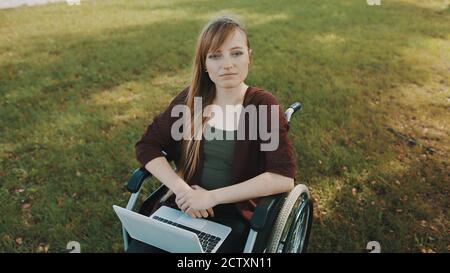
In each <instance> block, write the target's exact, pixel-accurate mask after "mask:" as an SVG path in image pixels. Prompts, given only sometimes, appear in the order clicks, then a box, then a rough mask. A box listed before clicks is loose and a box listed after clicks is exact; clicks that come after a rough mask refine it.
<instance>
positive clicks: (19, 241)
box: [16, 237, 22, 245]
mask: <svg viewBox="0 0 450 273" xmlns="http://www.w3.org/2000/svg"><path fill="white" fill-rule="evenodd" d="M16 243H17V244H18V245H21V244H22V238H20V237H19V238H16Z"/></svg>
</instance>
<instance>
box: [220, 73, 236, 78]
mask: <svg viewBox="0 0 450 273" xmlns="http://www.w3.org/2000/svg"><path fill="white" fill-rule="evenodd" d="M235 75H237V73H236V74H223V75H220V76H221V77H225V76H235Z"/></svg>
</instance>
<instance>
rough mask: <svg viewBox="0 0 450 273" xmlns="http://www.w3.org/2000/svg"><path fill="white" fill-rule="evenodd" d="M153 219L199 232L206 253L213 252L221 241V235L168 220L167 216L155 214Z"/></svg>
mask: <svg viewBox="0 0 450 273" xmlns="http://www.w3.org/2000/svg"><path fill="white" fill-rule="evenodd" d="M153 219H155V220H158V221H160V222H163V223H166V224H169V225H172V226H175V227H178V228H182V229H185V230H187V231H191V232H194V233H195V234H197V237H198V240H199V241H200V244H201V245H202V248H203V251H204V252H206V253H209V252H211V251H212V250H213V249H214V247H215V246H216V245H217V243H218V242H219V241H220V238H219V237H216V236H214V235H212V234H209V233H205V232H202V231H200V230H197V229H193V228H190V227H187V226H184V225H181V224H178V223H175V222H172V221H170V220H167V219H165V218H162V217H159V216H156V215H155V216H153Z"/></svg>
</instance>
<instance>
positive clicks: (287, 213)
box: [266, 184, 313, 253]
mask: <svg viewBox="0 0 450 273" xmlns="http://www.w3.org/2000/svg"><path fill="white" fill-rule="evenodd" d="M312 217H313V206H312V201H311V198H310V194H309V190H308V188H307V187H306V186H305V185H302V184H300V185H297V186H295V187H294V189H293V190H292V191H291V192H290V193H289V195H288V196H287V197H286V200H285V202H284V204H283V207H282V208H281V210H280V212H279V214H278V217H277V219H276V221H275V225H274V227H273V231H272V234H271V236H270V238H269V241H268V246H267V248H266V252H268V253H302V252H306V249H307V246H308V240H309V233H310V231H311V224H312Z"/></svg>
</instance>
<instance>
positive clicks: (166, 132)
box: [129, 17, 296, 252]
mask: <svg viewBox="0 0 450 273" xmlns="http://www.w3.org/2000/svg"><path fill="white" fill-rule="evenodd" d="M251 61H252V50H251V49H250V42H249V40H248V35H247V31H246V29H245V28H244V27H243V26H242V25H241V24H240V23H239V22H237V21H236V20H234V19H232V18H229V17H220V18H216V19H214V20H212V21H210V22H209V23H208V24H207V25H206V26H205V27H204V29H203V30H202V32H201V33H200V36H199V38H198V42H197V47H196V53H195V57H194V60H193V73H192V80H191V85H190V86H188V87H187V88H185V89H184V90H183V91H182V92H181V93H179V94H178V95H177V96H176V97H175V98H174V99H173V100H172V102H171V103H170V105H169V106H168V107H167V109H166V110H165V111H164V112H162V113H161V114H160V115H158V116H157V117H155V118H154V120H153V122H152V123H151V124H150V125H149V126H148V128H147V130H146V132H145V133H144V134H143V136H142V137H141V139H140V140H139V141H138V142H137V143H136V157H137V160H138V161H139V162H140V164H141V165H142V166H144V167H145V168H146V169H147V170H148V171H149V172H150V173H152V174H153V176H155V177H156V178H157V179H158V180H159V181H161V182H162V183H163V184H165V185H166V186H167V187H168V188H169V190H170V192H171V193H173V194H172V196H170V197H168V198H167V200H165V201H164V202H158V204H156V205H155V207H154V208H153V209H152V212H153V211H155V210H156V209H157V208H158V207H159V206H161V205H167V206H171V207H174V208H179V209H181V210H182V211H183V212H185V213H187V214H189V215H190V216H192V217H204V218H208V219H209V220H212V221H216V222H220V223H223V224H226V225H228V226H231V227H232V229H233V231H232V233H231V234H230V235H229V237H227V239H226V240H225V242H224V243H223V244H222V246H221V249H220V250H219V252H220V251H222V252H242V250H243V247H244V244H245V239H246V236H247V233H248V232H247V231H248V221H249V220H250V219H251V216H252V213H253V211H254V208H255V207H256V205H257V203H258V198H259V197H263V196H267V195H273V194H277V193H281V192H287V191H290V190H291V189H292V188H293V187H294V182H295V169H296V168H295V161H294V157H293V149H292V144H291V142H290V140H289V139H288V135H287V131H288V124H287V122H286V120H285V118H284V113H283V108H281V107H279V108H276V109H277V110H276V112H275V114H276V115H275V116H274V115H273V114H272V115H271V114H270V113H273V112H271V111H270V109H267V111H262V110H261V109H262V108H261V107H260V106H266V108H267V107H273V106H279V104H278V102H277V100H276V99H275V97H274V96H273V95H272V94H271V93H270V92H267V91H264V90H261V89H259V88H257V87H253V86H249V85H247V84H246V83H245V82H244V81H245V79H246V77H247V74H248V71H249V68H250V64H251ZM196 99H197V100H199V99H201V101H200V104H196V102H195V100H196ZM196 105H197V106H196ZM176 106H184V107H185V108H187V109H189V110H190V111H188V112H189V113H188V112H186V113H188V114H185V115H184V121H188V122H191V123H190V124H191V125H190V126H185V125H186V124H189V123H183V126H181V128H182V130H184V132H183V136H184V137H183V138H182V139H177V138H176V137H174V132H175V131H177V130H174V125H175V124H179V123H178V122H179V120H180V117H179V116H176V115H173V113H172V112H173V110H174V108H175V107H176ZM199 106H200V109H201V110H202V111H201V114H198V111H197V112H196V111H195V110H198V109H199ZM212 106H214V107H212ZM250 106H254V107H253V109H256V112H257V115H256V116H257V117H256V119H255V118H254V117H253V118H252V117H251V114H255V113H254V112H253V113H251V111H245V110H246V109H247V108H251V107H250ZM196 107H197V108H196ZM222 114H223V115H222ZM230 117H231V118H230ZM233 117H234V118H233ZM236 118H237V120H236ZM230 120H231V121H230ZM255 121H258V122H257V124H255ZM274 121H275V122H274ZM192 124H193V126H192ZM274 124H275V125H274ZM261 126H263V127H264V128H266V127H267V129H271V130H272V131H274V132H275V136H276V139H277V142H276V143H275V144H276V147H275V149H273V148H272V149H262V148H261V147H262V145H263V144H264V143H265V144H268V142H270V140H268V139H267V137H266V138H262V136H261V130H260V129H261V128H262V127H261ZM260 127H261V128H260ZM252 130H253V132H255V130H256V133H257V137H256V138H255V137H252ZM199 132H200V138H199V137H195V136H198V133H199ZM208 134H210V135H208ZM211 134H212V135H213V136H218V135H222V136H223V137H215V138H214V137H211ZM238 135H239V136H241V137H238ZM242 136H244V137H243V138H242ZM162 151H164V152H166V153H167V157H169V158H171V159H173V160H174V161H175V164H176V167H177V170H176V171H174V170H173V168H172V167H171V166H170V165H169V163H168V161H167V159H166V157H165V156H164V154H163V153H162ZM156 250H157V249H155V248H154V247H150V246H145V245H143V244H142V243H139V242H138V241H133V243H131V245H130V248H129V251H130V252H134V251H147V252H153V251H156Z"/></svg>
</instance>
